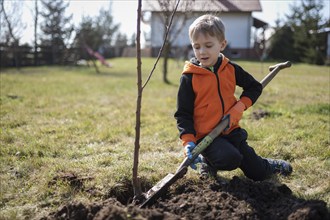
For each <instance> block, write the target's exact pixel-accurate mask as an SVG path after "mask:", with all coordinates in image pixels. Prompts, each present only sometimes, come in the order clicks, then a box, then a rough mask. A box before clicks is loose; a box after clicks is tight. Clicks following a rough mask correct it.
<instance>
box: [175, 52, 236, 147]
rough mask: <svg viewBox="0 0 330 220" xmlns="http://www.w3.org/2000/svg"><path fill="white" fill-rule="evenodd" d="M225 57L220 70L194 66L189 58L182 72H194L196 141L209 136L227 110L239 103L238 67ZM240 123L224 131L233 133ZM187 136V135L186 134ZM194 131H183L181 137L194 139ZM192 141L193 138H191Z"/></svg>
mask: <svg viewBox="0 0 330 220" xmlns="http://www.w3.org/2000/svg"><path fill="white" fill-rule="evenodd" d="M228 62H229V60H228V59H227V58H226V57H224V58H223V60H222V63H221V65H220V67H219V69H218V71H217V73H216V74H215V73H213V72H211V71H210V70H207V69H205V68H202V67H200V66H197V65H194V64H193V63H191V62H188V61H186V63H185V66H184V70H183V73H182V74H194V75H193V77H192V87H193V91H194V93H195V102H194V116H193V118H194V128H195V130H196V137H195V139H196V140H199V139H201V138H203V137H204V136H206V135H207V134H208V133H209V132H211V131H212V129H213V128H214V127H215V126H216V125H217V124H218V123H219V122H220V121H221V119H222V118H223V116H224V115H225V114H226V113H227V111H228V110H229V109H230V108H231V107H232V106H233V105H234V104H235V103H236V102H237V99H236V97H235V96H234V94H235V88H236V79H235V69H234V67H233V66H232V65H231V64H229V63H228ZM238 127H239V125H236V126H233V127H231V128H230V130H227V131H226V132H225V134H228V133H230V132H231V131H232V130H234V129H235V128H238ZM185 136H186V137H185ZM191 136H192V135H191V134H184V135H182V136H181V139H182V140H183V141H185V139H187V138H189V139H191ZM189 141H192V140H189Z"/></svg>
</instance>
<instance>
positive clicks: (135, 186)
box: [132, 0, 143, 198]
mask: <svg viewBox="0 0 330 220" xmlns="http://www.w3.org/2000/svg"><path fill="white" fill-rule="evenodd" d="M141 7H142V0H139V2H138V9H137V28H136V29H137V30H136V56H137V93H138V95H137V100H136V123H135V143H134V161H133V180H132V182H133V183H132V184H133V190H134V197H135V198H138V197H140V196H141V194H142V190H141V182H140V179H139V177H138V167H139V151H140V127H141V103H142V92H143V88H142V73H141V44H140V35H141Z"/></svg>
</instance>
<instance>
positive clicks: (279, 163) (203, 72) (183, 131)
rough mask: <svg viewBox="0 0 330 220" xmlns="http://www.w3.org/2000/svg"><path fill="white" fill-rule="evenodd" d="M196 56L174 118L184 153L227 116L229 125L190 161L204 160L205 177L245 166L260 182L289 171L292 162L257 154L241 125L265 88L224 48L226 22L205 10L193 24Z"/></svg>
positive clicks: (191, 32)
mask: <svg viewBox="0 0 330 220" xmlns="http://www.w3.org/2000/svg"><path fill="white" fill-rule="evenodd" d="M189 38H190V42H191V45H192V47H193V51H194V54H195V58H193V59H191V60H190V62H186V64H185V66H184V70H183V73H182V76H181V80H180V87H179V91H178V98H177V111H176V113H175V115H174V117H175V118H176V120H177V126H178V129H179V131H180V139H181V140H182V142H183V146H184V147H185V154H186V156H188V157H191V156H192V154H191V153H192V150H193V149H194V147H195V146H196V144H198V143H199V142H200V141H201V140H202V139H203V137H205V136H206V135H207V134H208V133H209V132H210V131H211V130H212V129H213V128H214V127H215V126H216V125H217V124H218V123H219V122H220V120H221V119H222V118H223V117H224V116H225V115H229V121H230V122H229V127H228V129H227V130H226V131H224V132H223V133H222V134H221V135H219V136H218V137H217V138H215V139H214V141H213V142H212V144H210V146H208V148H207V149H206V150H205V151H204V152H203V153H202V155H203V158H202V160H201V159H200V158H198V159H199V160H198V159H196V160H195V161H194V163H193V164H192V165H191V167H192V168H194V169H196V163H197V162H203V163H202V166H201V170H200V172H201V175H202V177H203V178H205V177H208V176H213V177H215V176H216V173H217V171H218V170H234V169H236V168H240V169H241V170H242V171H243V173H244V174H245V176H247V177H248V178H250V179H252V180H254V181H261V180H264V179H266V178H268V177H270V176H271V175H272V174H274V173H280V174H282V175H290V174H291V172H292V167H291V165H290V164H289V163H288V162H286V161H283V160H273V159H267V158H262V157H260V156H258V155H257V154H256V153H255V151H254V149H253V148H252V147H250V146H249V145H248V144H247V142H246V140H247V132H246V131H245V130H244V129H242V128H240V127H239V124H238V122H239V120H240V119H241V117H242V114H243V112H244V111H245V110H246V109H248V108H249V107H250V106H251V105H253V104H254V103H255V102H256V100H257V99H258V97H259V96H260V94H261V92H262V86H261V84H260V83H259V82H258V81H256V80H255V79H254V78H253V77H252V76H251V75H250V74H249V73H247V72H246V71H244V70H243V69H242V68H241V67H240V66H238V65H237V64H234V63H232V62H230V61H229V60H228V58H226V57H225V56H224V55H223V54H221V52H222V51H223V50H224V49H225V48H226V45H227V41H226V38H225V27H224V25H223V23H222V21H221V20H220V18H218V17H216V16H213V15H203V16H201V17H199V18H197V19H196V20H195V21H194V22H193V23H192V24H191V26H190V27H189ZM236 85H238V86H240V87H242V88H243V92H242V94H241V96H240V99H239V100H238V101H237V99H236V98H235V96H234V93H235V87H236Z"/></svg>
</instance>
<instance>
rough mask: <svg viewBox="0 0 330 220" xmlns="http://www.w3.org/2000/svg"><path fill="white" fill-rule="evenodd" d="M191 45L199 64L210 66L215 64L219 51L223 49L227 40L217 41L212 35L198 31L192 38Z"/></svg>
mask: <svg viewBox="0 0 330 220" xmlns="http://www.w3.org/2000/svg"><path fill="white" fill-rule="evenodd" d="M191 45H192V47H193V50H194V53H195V56H196V57H197V59H198V61H199V62H200V63H201V66H202V67H211V66H214V65H215V64H216V62H217V60H218V57H219V53H220V52H221V51H223V50H224V49H225V47H226V45H227V41H226V40H222V41H219V39H218V38H217V37H215V36H214V37H212V36H210V35H209V34H203V33H198V34H197V35H196V37H195V38H194V39H192V42H191Z"/></svg>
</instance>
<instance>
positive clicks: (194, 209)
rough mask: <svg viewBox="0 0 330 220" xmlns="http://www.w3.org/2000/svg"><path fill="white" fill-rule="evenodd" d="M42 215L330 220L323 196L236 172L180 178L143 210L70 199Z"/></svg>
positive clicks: (97, 219)
mask: <svg viewBox="0 0 330 220" xmlns="http://www.w3.org/2000/svg"><path fill="white" fill-rule="evenodd" d="M128 194H131V193H130V192H128ZM127 201H129V198H128V199H127ZM43 219H47V220H50V219H63V220H64V219H70V220H75V219H76V220H78V219H79V220H84V219H86V220H87V219H90V220H92V219H93V220H101V219H102V220H105V219H311V220H312V219H313V220H318V219H320V220H321V219H322V220H323V219H330V214H329V210H328V209H327V206H326V203H325V202H324V201H320V200H303V199H299V198H296V197H295V196H293V195H292V192H291V190H290V189H289V188H288V187H287V186H286V185H284V184H274V183H273V182H267V181H264V182H253V181H250V180H248V179H245V178H238V177H234V178H233V179H231V180H230V181H228V180H223V179H218V180H206V181H197V182H191V181H189V180H188V181H187V180H184V179H182V180H180V181H178V182H177V183H176V184H175V185H173V186H172V187H171V189H170V191H169V192H168V193H167V194H166V195H164V196H163V197H162V198H160V199H159V200H158V202H157V203H155V204H154V205H153V206H152V207H149V208H145V209H140V208H139V207H138V205H133V204H128V205H125V204H122V203H120V202H119V201H118V200H117V198H109V199H107V200H105V201H102V202H99V203H91V204H82V203H75V202H71V203H69V204H66V205H64V206H62V207H61V208H60V209H59V210H58V211H57V212H55V213H52V214H51V215H50V216H48V217H46V218H43Z"/></svg>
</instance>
